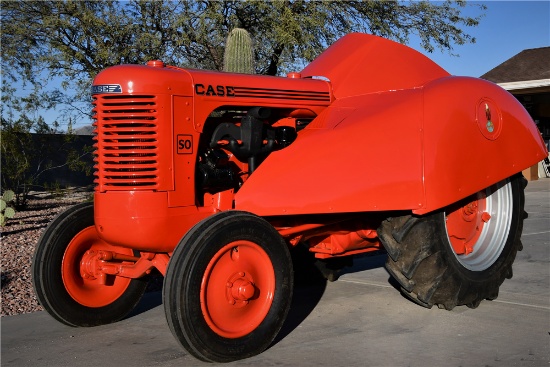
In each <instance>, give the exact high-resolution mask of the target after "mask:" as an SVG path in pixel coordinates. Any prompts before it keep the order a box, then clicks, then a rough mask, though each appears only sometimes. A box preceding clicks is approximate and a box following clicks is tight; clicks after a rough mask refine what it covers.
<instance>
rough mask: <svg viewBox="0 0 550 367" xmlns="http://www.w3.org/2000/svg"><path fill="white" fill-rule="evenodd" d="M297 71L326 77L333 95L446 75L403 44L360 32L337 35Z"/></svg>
mask: <svg viewBox="0 0 550 367" xmlns="http://www.w3.org/2000/svg"><path fill="white" fill-rule="evenodd" d="M301 74H302V77H304V78H306V77H324V78H327V79H328V80H330V82H331V84H332V88H333V92H334V96H335V97H336V98H345V97H349V96H356V95H360V94H367V93H374V92H383V91H391V90H400V89H410V88H415V87H421V86H423V85H425V84H426V83H427V82H429V81H431V80H434V79H438V78H441V77H444V76H448V75H449V73H447V72H446V71H445V70H444V69H443V68H441V67H440V66H439V65H437V64H436V63H434V62H433V61H431V60H430V59H429V58H427V57H426V56H424V55H422V54H421V53H419V52H417V51H415V50H413V49H411V48H409V47H407V46H404V45H402V44H400V43H397V42H393V41H390V40H387V39H385V38H381V37H377V36H372V35H368V34H363V33H352V34H349V35H346V36H344V37H342V38H340V39H339V40H338V41H336V42H335V43H334V44H332V45H331V46H330V47H329V48H328V49H327V50H326V51H324V52H323V53H322V54H321V55H320V56H319V57H318V58H316V59H315V60H314V61H313V62H312V63H311V64H309V65H308V66H307V67H306V68H305V69H304V70H302V72H301Z"/></svg>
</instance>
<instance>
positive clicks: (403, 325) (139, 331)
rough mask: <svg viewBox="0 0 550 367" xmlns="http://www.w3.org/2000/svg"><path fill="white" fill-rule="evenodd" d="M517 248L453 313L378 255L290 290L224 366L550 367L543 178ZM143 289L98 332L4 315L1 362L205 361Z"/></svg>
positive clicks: (42, 317) (549, 194)
mask: <svg viewBox="0 0 550 367" xmlns="http://www.w3.org/2000/svg"><path fill="white" fill-rule="evenodd" d="M526 199H527V204H526V209H527V211H528V212H529V218H528V219H527V220H526V222H525V227H524V234H523V244H524V250H523V251H522V252H520V253H519V254H518V257H517V259H516V263H515V265H514V277H513V278H512V279H510V280H507V281H505V282H504V284H503V286H502V287H501V292H500V296H499V298H498V299H497V300H495V301H492V302H489V301H484V302H482V303H481V305H480V306H479V307H478V308H477V309H475V310H472V309H468V308H466V307H458V308H456V309H455V310H453V311H444V310H439V309H437V308H433V309H431V310H428V309H425V308H422V307H420V306H417V305H415V304H413V303H411V302H410V301H408V300H407V299H405V298H403V297H402V296H401V295H400V293H399V292H398V291H397V290H396V289H394V287H393V286H392V285H391V284H392V283H391V282H390V281H389V279H388V278H389V276H388V274H387V273H386V271H385V270H384V269H383V267H382V266H383V263H384V257H383V256H376V257H370V258H363V259H361V261H358V262H356V266H355V267H354V269H353V270H352V271H351V272H349V273H348V274H346V275H344V276H343V277H342V278H341V279H340V280H339V281H337V282H335V283H328V284H326V285H323V286H320V287H317V288H300V289H297V291H296V296H295V299H294V301H293V305H292V310H291V314H290V317H289V319H288V321H287V323H286V324H285V326H284V329H283V331H282V332H281V334H280V336H279V337H278V339H277V341H276V342H275V343H274V345H272V346H271V347H270V348H269V349H268V350H267V351H265V352H264V353H262V354H261V355H259V356H256V357H254V358H250V359H247V360H243V361H239V362H235V363H231V364H228V366H233V365H234V366H480V367H485V366H549V365H550V179H543V180H539V181H535V182H532V183H531V184H530V185H529V186H528V188H527V191H526ZM160 302H161V301H160V294H159V293H154V294H149V295H147V297H146V298H145V299H144V301H143V302H142V303H141V305H140V306H139V309H138V310H136V312H135V314H134V315H133V316H131V317H129V318H127V319H126V320H123V321H121V322H119V323H116V324H113V325H107V326H101V327H96V328H70V327H66V326H63V325H61V324H59V323H57V322H56V321H54V320H53V319H52V318H51V317H49V316H48V315H47V314H46V313H44V312H37V313H33V314H27V315H20V316H10V317H4V318H2V320H1V327H2V355H1V356H2V360H1V363H2V366H81V367H85V366H94V367H97V366H129V365H131V366H205V365H209V364H206V363H201V362H198V361H197V360H195V359H194V358H193V357H191V356H189V355H188V354H186V352H185V351H184V350H183V349H181V348H180V347H179V345H178V344H177V343H176V341H175V340H174V338H173V337H172V335H171V333H170V331H169V329H168V326H167V325H166V321H165V318H164V314H163V308H162V305H161V304H160Z"/></svg>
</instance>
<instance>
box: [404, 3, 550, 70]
mask: <svg viewBox="0 0 550 367" xmlns="http://www.w3.org/2000/svg"><path fill="white" fill-rule="evenodd" d="M475 3H483V4H485V5H486V6H487V9H486V10H485V11H484V12H485V16H484V17H483V18H482V19H481V21H480V23H479V25H478V26H477V27H469V28H466V32H467V33H468V34H470V35H472V36H473V37H475V38H476V43H474V44H465V45H461V46H454V49H453V51H452V52H453V53H455V54H458V55H459V56H458V57H456V56H451V55H449V53H448V52H441V51H439V50H437V49H436V50H435V51H434V52H433V53H428V52H426V51H424V50H422V49H421V48H420V47H418V46H415V45H414V44H412V43H411V44H409V46H411V47H413V48H415V49H417V50H418V51H421V52H422V53H423V54H425V55H426V56H428V57H429V58H431V59H432V60H433V61H435V62H436V63H437V64H439V65H440V66H441V67H443V68H444V69H445V70H447V72H449V73H450V74H452V75H463V76H473V77H479V76H481V75H483V74H485V73H486V72H488V71H489V70H491V69H493V68H494V67H496V66H498V65H500V64H501V63H503V62H504V61H506V60H508V59H509V58H511V57H512V56H514V55H516V54H518V53H519V52H521V51H523V50H525V49H530V48H538V47H548V46H550V1H549V0H546V1H468V4H475ZM479 12H480V10H479V8H477V7H475V6H467V7H466V8H464V14H466V15H471V16H475V15H477V14H479ZM548 62H549V63H550V60H548Z"/></svg>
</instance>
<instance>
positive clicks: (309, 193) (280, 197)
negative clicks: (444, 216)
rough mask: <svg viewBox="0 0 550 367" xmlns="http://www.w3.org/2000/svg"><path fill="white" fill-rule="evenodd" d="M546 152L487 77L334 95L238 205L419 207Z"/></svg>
mask: <svg viewBox="0 0 550 367" xmlns="http://www.w3.org/2000/svg"><path fill="white" fill-rule="evenodd" d="M486 105H487V106H486ZM487 113H488V114H487ZM489 120H490V121H491V124H492V126H491V124H489V128H488V127H487V126H488V125H487V123H488V122H489ZM546 154H547V153H546V148H545V146H544V143H543V141H542V138H541V136H540V134H539V133H538V130H537V128H536V126H535V125H534V123H533V121H532V119H531V118H530V116H529V115H528V113H527V112H526V111H525V109H524V108H523V107H522V106H521V104H520V103H519V102H518V101H517V100H516V99H515V98H514V97H513V96H512V95H510V94H509V93H508V92H506V91H504V90H503V89H501V88H500V87H498V86H496V85H494V84H492V83H490V82H486V81H483V80H479V79H474V78H465V77H450V76H449V77H443V78H439V79H437V80H434V81H431V82H428V83H426V85H425V86H424V87H420V88H412V89H409V90H398V91H389V92H384V93H372V94H366V95H361V96H355V97H349V98H344V99H340V100H337V101H336V102H334V103H333V104H332V105H331V106H330V107H329V108H327V109H326V110H325V111H324V112H323V113H322V114H320V115H319V116H318V117H317V119H316V120H314V121H313V122H312V123H311V124H310V125H309V126H308V127H307V128H306V129H304V130H303V131H302V132H300V134H299V136H298V139H297V140H296V141H295V142H294V143H293V144H292V145H291V146H289V147H288V148H286V149H283V150H281V151H278V152H275V153H272V154H271V155H270V156H269V157H268V158H267V159H266V160H265V161H264V162H263V163H262V165H261V166H260V167H259V168H258V170H256V171H255V172H254V174H253V175H252V176H251V177H250V178H249V179H248V181H247V182H246V183H245V184H244V185H243V187H242V188H241V190H240V191H239V192H238V193H237V195H236V201H235V205H236V208H237V209H240V210H248V211H251V212H254V213H256V214H258V215H262V216H272V215H287V214H316V213H319V214H320V213H342V212H362V211H386V210H412V211H413V212H415V213H417V214H424V213H428V212H431V211H434V210H437V209H440V208H442V207H444V206H446V205H449V204H451V203H453V202H456V201H459V200H460V199H462V198H465V197H467V196H469V195H471V194H473V193H475V192H477V191H480V190H482V189H484V188H486V187H488V186H490V185H492V184H494V183H496V182H498V181H500V180H502V179H504V178H506V177H509V176H511V175H513V174H515V173H517V172H520V171H521V170H523V169H525V168H527V167H529V166H531V165H533V164H535V163H537V162H538V161H540V160H542V159H543V158H544V157H545V155H546Z"/></svg>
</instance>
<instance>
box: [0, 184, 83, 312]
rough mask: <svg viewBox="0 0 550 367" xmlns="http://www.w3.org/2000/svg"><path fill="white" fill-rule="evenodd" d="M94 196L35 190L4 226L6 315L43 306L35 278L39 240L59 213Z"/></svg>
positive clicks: (3, 280) (3, 270)
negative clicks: (40, 303) (34, 289)
mask: <svg viewBox="0 0 550 367" xmlns="http://www.w3.org/2000/svg"><path fill="white" fill-rule="evenodd" d="M90 198H91V192H85V191H80V192H79V191H72V192H67V193H64V194H63V195H61V196H55V195H52V194H49V193H33V195H32V196H31V198H30V199H29V206H28V209H27V210H25V211H18V212H17V213H16V214H15V217H14V218H13V219H9V220H8V222H7V223H6V225H5V226H4V227H3V228H2V238H1V241H2V262H1V264H2V269H1V274H2V316H8V315H19V314H23V313H28V312H34V311H39V310H42V307H41V306H40V305H39V304H38V301H37V300H36V297H35V295H34V291H33V288H32V279H31V262H32V257H33V254H34V249H35V246H36V242H37V241H38V239H39V238H40V236H41V235H42V233H43V232H44V230H45V228H46V226H47V225H48V223H49V222H51V220H52V219H53V218H54V217H55V216H56V215H57V214H58V213H60V212H62V211H63V210H65V209H67V208H69V207H70V206H72V205H75V204H78V203H81V202H83V201H86V200H89V199H90Z"/></svg>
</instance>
